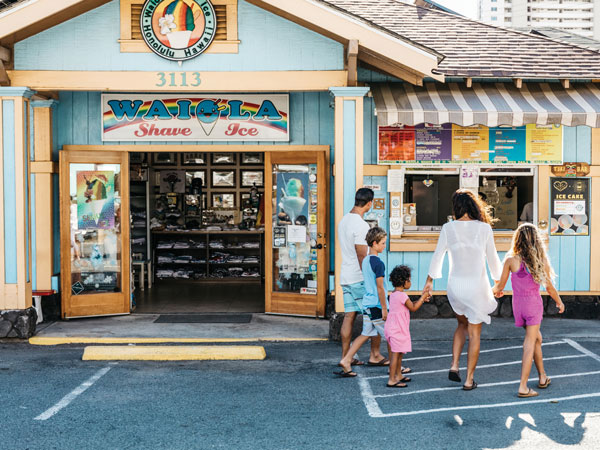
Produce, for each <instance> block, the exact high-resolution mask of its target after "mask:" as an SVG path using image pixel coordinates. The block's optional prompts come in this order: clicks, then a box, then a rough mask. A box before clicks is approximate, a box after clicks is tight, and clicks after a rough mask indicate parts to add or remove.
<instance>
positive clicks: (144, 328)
mask: <svg viewBox="0 0 600 450" xmlns="http://www.w3.org/2000/svg"><path fill="white" fill-rule="evenodd" d="M157 317H158V315H156V314H132V315H129V316H118V317H102V318H90V319H76V320H70V321H59V322H53V323H51V324H49V325H47V326H45V327H44V326H42V327H41V329H40V330H39V331H38V334H37V337H39V338H86V339H87V340H88V342H91V341H93V340H94V339H101V340H102V339H104V340H106V339H114V338H124V339H126V338H142V339H148V340H149V339H155V340H161V339H163V340H171V342H176V341H177V340H190V341H192V342H193V341H194V340H196V341H215V342H216V341H219V340H230V341H231V342H235V341H243V340H248V341H252V340H255V341H258V340H265V341H286V340H298V341H302V340H327V339H328V334H329V322H328V321H326V320H322V319H321V320H317V319H314V318H298V317H288V316H274V315H267V314H253V317H252V321H251V322H250V323H245V324H204V323H187V324H186V323H154V321H155V320H156V319H157ZM455 327H456V320H455V319H417V320H413V321H411V334H412V338H413V340H414V341H448V340H451V339H452V334H453V332H454V329H455ZM542 334H543V335H544V338H545V339H561V338H570V339H591V340H595V339H598V340H600V321H597V320H575V319H555V318H547V319H545V320H544V322H543V323H542ZM33 339H34V341H33V342H35V338H33ZM482 339H483V340H499V339H502V340H505V339H516V340H522V339H523V330H521V329H518V328H516V327H515V326H514V320H513V319H500V318H494V319H492V324H491V325H489V326H488V325H484V326H483V331H482ZM99 342H100V341H99Z"/></svg>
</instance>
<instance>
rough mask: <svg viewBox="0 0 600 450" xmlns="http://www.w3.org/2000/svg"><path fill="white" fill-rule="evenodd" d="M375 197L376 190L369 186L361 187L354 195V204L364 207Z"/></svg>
mask: <svg viewBox="0 0 600 450" xmlns="http://www.w3.org/2000/svg"><path fill="white" fill-rule="evenodd" d="M374 197H375V192H373V190H372V189H369V188H360V189H359V190H358V191H356V195H355V196H354V206H358V207H359V208H362V207H363V206H365V205H366V204H367V203H369V202H372V201H373V198H374Z"/></svg>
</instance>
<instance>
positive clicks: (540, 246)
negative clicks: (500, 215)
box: [494, 223, 565, 398]
mask: <svg viewBox="0 0 600 450" xmlns="http://www.w3.org/2000/svg"><path fill="white" fill-rule="evenodd" d="M509 274H510V281H511V284H512V289H513V298H512V305H513V315H514V317H515V326H517V327H523V328H525V341H524V342H523V362H522V369H521V383H520V385H519V391H518V396H519V397H521V398H528V397H537V395H538V393H537V392H536V391H534V390H533V389H530V388H529V387H528V386H527V380H528V379H529V374H530V372H531V361H532V359H533V361H534V362H535V367H536V368H537V371H538V374H539V383H538V388H540V389H546V388H547V387H548V386H549V385H550V378H549V377H548V376H546V372H544V361H543V359H542V334H541V333H540V325H541V324H542V317H543V315H544V303H543V302H542V297H541V295H540V286H541V285H544V286H545V287H546V291H547V292H548V294H549V295H550V297H552V298H553V299H554V301H555V302H556V306H557V308H558V312H559V313H561V314H562V313H563V312H564V310H565V305H564V304H563V302H562V300H561V298H560V295H558V292H557V291H556V289H555V288H554V285H553V284H552V278H553V277H554V271H553V270H552V266H551V265H550V261H549V260H548V255H547V254H546V248H545V246H544V243H543V241H542V238H541V236H540V233H539V231H538V229H537V228H536V227H535V226H534V225H532V224H530V223H526V224H523V225H521V226H520V227H519V228H517V231H515V234H514V236H513V242H512V249H511V251H510V253H509V254H508V255H507V257H506V259H505V261H504V269H503V271H502V276H501V277H500V281H498V283H497V284H496V286H494V294H495V295H496V297H501V296H502V295H504V292H503V289H504V287H505V286H506V282H507V281H508V276H509Z"/></svg>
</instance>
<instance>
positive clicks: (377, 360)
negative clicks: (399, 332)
mask: <svg viewBox="0 0 600 450" xmlns="http://www.w3.org/2000/svg"><path fill="white" fill-rule="evenodd" d="M374 196H375V193H374V192H373V191H372V190H371V189H368V188H361V189H359V190H358V191H357V192H356V196H355V198H354V208H352V210H351V211H350V212H349V213H348V214H346V215H345V216H344V217H343V218H342V220H341V221H340V223H339V224H338V238H339V243H340V247H341V250H342V273H341V277H340V284H341V285H342V291H343V292H344V313H345V314H344V321H343V323H342V329H341V333H340V334H341V336H342V358H343V357H344V356H346V353H348V350H349V349H350V341H351V340H352V327H353V325H354V320H355V319H356V315H357V314H362V298H363V295H364V293H365V286H364V278H363V273H362V270H361V267H362V261H363V259H365V257H366V256H367V253H368V249H369V247H368V246H367V241H366V240H365V237H366V235H367V231H369V224H368V223H367V222H365V221H364V219H363V216H364V214H365V213H366V212H367V211H369V210H370V209H371V206H372V205H373V197H374ZM364 319H367V320H368V318H367V317H366V316H363V320H364ZM380 344H381V337H379V335H377V334H376V335H375V336H372V337H371V355H370V357H369V364H375V365H384V364H386V363H387V361H388V360H387V358H384V357H383V355H382V354H381V352H380V351H379V346H380ZM352 364H353V365H363V364H364V363H363V362H362V361H359V360H357V359H354V360H352Z"/></svg>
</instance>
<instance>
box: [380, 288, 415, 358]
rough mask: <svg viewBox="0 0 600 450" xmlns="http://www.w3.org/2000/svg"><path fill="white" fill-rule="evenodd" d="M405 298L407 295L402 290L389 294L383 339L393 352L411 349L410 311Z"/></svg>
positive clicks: (405, 351) (406, 351) (404, 351)
mask: <svg viewBox="0 0 600 450" xmlns="http://www.w3.org/2000/svg"><path fill="white" fill-rule="evenodd" d="M406 300H408V295H406V293H404V292H400V291H394V292H392V294H391V295H390V306H389V312H388V316H387V320H386V321H385V339H386V340H387V341H388V343H389V344H390V348H391V349H392V352H394V353H408V352H410V351H412V344H411V342H410V311H409V310H408V308H407V307H406V305H405V303H406Z"/></svg>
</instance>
